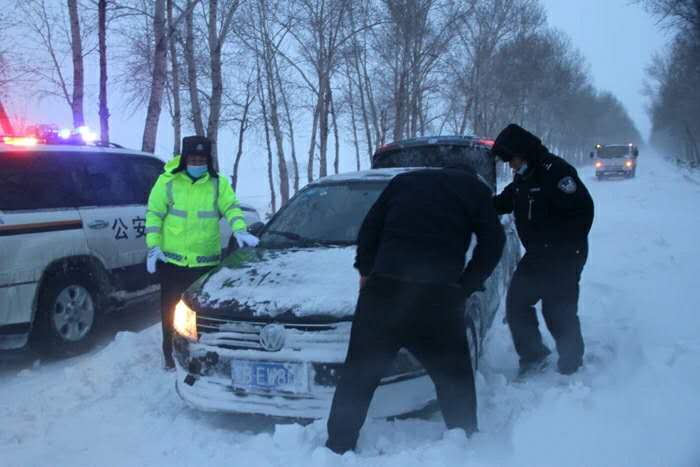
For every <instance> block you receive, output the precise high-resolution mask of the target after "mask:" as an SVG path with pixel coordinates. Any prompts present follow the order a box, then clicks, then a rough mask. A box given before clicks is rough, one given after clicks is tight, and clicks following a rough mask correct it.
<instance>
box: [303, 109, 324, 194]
mask: <svg viewBox="0 0 700 467" xmlns="http://www.w3.org/2000/svg"><path fill="white" fill-rule="evenodd" d="M320 113H321V97H320V96H319V97H318V100H317V101H316V108H315V109H314V119H313V122H312V124H311V143H309V165H308V166H307V167H306V175H307V181H308V183H311V182H313V181H314V154H315V153H316V129H317V127H318V116H319V114H320Z"/></svg>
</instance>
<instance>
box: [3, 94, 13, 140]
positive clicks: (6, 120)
mask: <svg viewBox="0 0 700 467" xmlns="http://www.w3.org/2000/svg"><path fill="white" fill-rule="evenodd" d="M0 129H2V132H3V133H4V134H6V135H11V134H13V133H14V131H13V129H12V123H10V117H8V116H7V112H6V111H5V106H4V105H3V104H2V101H0Z"/></svg>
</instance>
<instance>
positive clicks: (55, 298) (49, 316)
mask: <svg viewBox="0 0 700 467" xmlns="http://www.w3.org/2000/svg"><path fill="white" fill-rule="evenodd" d="M48 281H49V282H48V283H47V284H46V285H45V286H44V288H43V290H42V291H41V295H40V298H39V310H38V313H39V314H38V316H37V328H38V329H37V331H38V334H39V336H40V337H41V342H40V344H41V345H42V346H49V347H50V348H52V349H56V348H60V349H75V348H78V347H79V346H81V345H84V344H85V343H86V342H87V341H88V340H89V338H90V337H91V336H92V333H93V331H94V329H95V326H96V324H97V303H98V300H97V294H96V292H95V287H93V286H92V284H91V283H90V282H89V281H87V280H85V279H84V278H82V277H80V276H79V275H77V274H76V275H73V274H68V275H62V276H57V277H52V278H50V279H48Z"/></svg>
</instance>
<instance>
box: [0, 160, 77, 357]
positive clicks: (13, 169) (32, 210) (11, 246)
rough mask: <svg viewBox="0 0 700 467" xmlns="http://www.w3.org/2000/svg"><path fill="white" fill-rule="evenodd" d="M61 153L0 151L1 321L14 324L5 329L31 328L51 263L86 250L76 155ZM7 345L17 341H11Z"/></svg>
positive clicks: (20, 341)
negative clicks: (40, 288) (40, 286)
mask: <svg viewBox="0 0 700 467" xmlns="http://www.w3.org/2000/svg"><path fill="white" fill-rule="evenodd" d="M60 156H61V155H60V154H53V155H43V154H40V153H35V152H21V151H18V152H4V153H0V327H3V326H10V327H7V328H5V333H6V335H7V334H14V331H17V332H16V333H17V334H20V333H25V332H28V331H29V326H30V323H31V321H32V319H33V303H34V300H35V296H36V290H37V287H38V284H39V281H40V279H41V276H42V274H43V273H44V271H45V270H46V268H47V266H48V265H49V264H51V263H52V262H53V261H56V260H59V259H61V258H63V257H66V256H72V255H79V254H84V253H85V251H86V245H85V239H84V237H83V235H82V234H81V232H80V229H81V221H80V217H79V214H78V211H77V210H76V209H75V207H76V206H77V204H78V198H79V196H78V193H77V191H78V190H77V188H76V182H77V178H76V177H75V173H74V172H73V166H72V164H71V162H72V161H71V159H70V158H68V157H60ZM15 325H16V326H15ZM12 326H15V328H14V329H13V328H12ZM0 334H2V333H0ZM8 339H9V337H8ZM0 340H2V339H0ZM17 342H18V344H17V345H20V346H21V345H23V343H24V341H23V340H19V341H17ZM3 345H5V346H6V347H7V348H11V347H16V345H15V344H14V342H9V341H5V343H4V344H3V342H0V348H3Z"/></svg>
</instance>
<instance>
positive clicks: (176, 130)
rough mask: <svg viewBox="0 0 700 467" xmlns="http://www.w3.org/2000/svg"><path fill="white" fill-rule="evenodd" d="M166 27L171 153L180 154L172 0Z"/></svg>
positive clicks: (177, 68)
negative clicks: (168, 57)
mask: <svg viewBox="0 0 700 467" xmlns="http://www.w3.org/2000/svg"><path fill="white" fill-rule="evenodd" d="M166 9H167V17H168V18H167V21H168V29H170V30H171V31H173V32H172V34H171V35H170V38H169V40H168V46H169V50H168V52H169V54H170V87H169V90H170V95H171V96H172V105H171V117H172V123H173V154H180V149H181V148H180V141H181V140H182V104H181V101H180V62H179V60H178V50H177V42H178V40H177V38H178V34H177V29H176V28H175V21H174V17H173V9H174V0H167V6H166Z"/></svg>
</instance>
